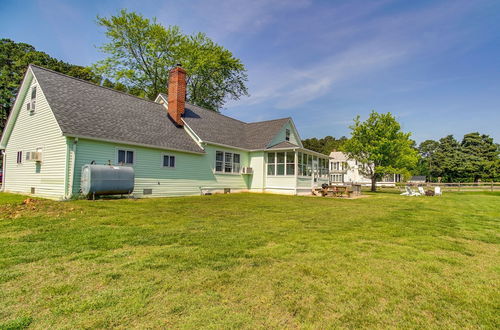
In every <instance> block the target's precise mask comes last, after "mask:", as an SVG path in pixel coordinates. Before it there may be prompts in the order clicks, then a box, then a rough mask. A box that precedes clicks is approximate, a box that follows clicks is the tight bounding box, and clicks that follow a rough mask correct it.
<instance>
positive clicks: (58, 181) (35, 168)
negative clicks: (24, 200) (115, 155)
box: [4, 73, 66, 199]
mask: <svg viewBox="0 0 500 330" xmlns="http://www.w3.org/2000/svg"><path fill="white" fill-rule="evenodd" d="M27 79H30V80H31V81H28V82H29V83H28V84H27V88H26V89H25V90H24V91H21V94H20V96H19V97H21V98H22V102H21V107H20V109H19V113H18V114H17V117H15V118H14V117H13V118H12V119H11V120H15V123H14V126H13V128H12V132H11V134H10V137H9V138H8V141H7V146H6V148H5V152H6V158H5V161H6V164H5V187H4V189H5V191H10V192H18V193H23V194H29V193H30V192H31V188H34V189H35V194H34V195H35V196H40V197H46V198H52V199H63V198H64V197H65V180H66V138H65V137H64V136H62V132H61V130H60V128H59V125H58V124H57V121H56V119H55V117H54V114H53V113H52V110H51V109H50V107H49V104H48V102H47V100H46V98H45V96H44V94H43V90H42V89H41V88H40V86H38V87H37V95H36V108H35V112H34V113H33V114H30V113H29V112H28V111H27V110H26V104H27V103H28V102H29V101H30V97H31V87H32V86H33V85H35V84H36V80H35V79H34V78H32V75H31V74H30V73H29V74H28V76H27ZM37 148H42V157H43V159H42V162H41V163H37V162H32V161H26V152H31V151H36V150H37ZM18 151H22V152H23V162H22V164H17V152H18Z"/></svg>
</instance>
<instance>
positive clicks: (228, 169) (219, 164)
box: [215, 151, 241, 173]
mask: <svg viewBox="0 0 500 330" xmlns="http://www.w3.org/2000/svg"><path fill="white" fill-rule="evenodd" d="M240 159H241V158H240V154H236V153H232V152H224V151H216V152H215V172H219V173H239V172H240V167H241V164H240Z"/></svg>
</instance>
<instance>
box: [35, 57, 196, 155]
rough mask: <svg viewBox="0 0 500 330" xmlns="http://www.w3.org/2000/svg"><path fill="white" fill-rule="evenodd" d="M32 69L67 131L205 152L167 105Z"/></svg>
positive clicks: (92, 136)
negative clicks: (172, 114)
mask: <svg viewBox="0 0 500 330" xmlns="http://www.w3.org/2000/svg"><path fill="white" fill-rule="evenodd" d="M31 69H32V70H33V73H34V74H35V77H36V80H37V81H38V83H39V85H40V87H41V89H42V91H43V93H44V95H45V97H46V98H47V101H48V102H49V105H50V108H51V109H52V111H53V112H54V116H55V118H56V120H57V122H58V124H59V126H60V127H61V130H62V131H63V134H65V135H68V136H82V137H83V136H85V137H90V138H96V139H103V140H110V141H117V142H124V143H130V144H139V145H147V146H152V147H157V148H160V149H175V150H183V151H190V152H199V153H202V152H203V150H202V149H201V148H200V147H199V146H198V145H197V144H196V142H194V140H193V139H192V138H191V137H190V136H189V135H188V134H187V132H186V131H185V130H184V129H183V128H179V127H177V126H176V125H174V123H173V122H172V121H171V120H170V119H169V117H168V116H167V112H166V110H165V107H164V106H163V105H160V104H158V103H155V102H151V101H148V100H144V99H141V98H138V97H135V96H131V95H128V94H126V93H122V92H118V91H115V90H112V89H109V88H105V87H101V86H97V85H94V84H92V83H89V82H86V81H84V80H80V79H77V78H73V77H69V76H66V75H64V74H61V73H58V72H55V71H52V70H48V69H44V68H41V67H38V66H35V65H31Z"/></svg>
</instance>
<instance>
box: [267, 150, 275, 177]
mask: <svg viewBox="0 0 500 330" xmlns="http://www.w3.org/2000/svg"><path fill="white" fill-rule="evenodd" d="M267 175H276V154H275V153H274V152H270V153H268V154H267Z"/></svg>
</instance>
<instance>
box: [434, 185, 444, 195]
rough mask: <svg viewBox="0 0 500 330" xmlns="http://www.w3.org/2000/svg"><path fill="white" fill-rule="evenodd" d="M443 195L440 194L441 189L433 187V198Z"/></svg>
mask: <svg viewBox="0 0 500 330" xmlns="http://www.w3.org/2000/svg"><path fill="white" fill-rule="evenodd" d="M442 195H443V193H442V192H441V187H440V186H435V187H434V196H442Z"/></svg>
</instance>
